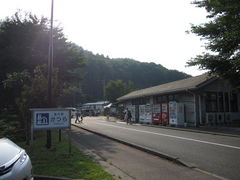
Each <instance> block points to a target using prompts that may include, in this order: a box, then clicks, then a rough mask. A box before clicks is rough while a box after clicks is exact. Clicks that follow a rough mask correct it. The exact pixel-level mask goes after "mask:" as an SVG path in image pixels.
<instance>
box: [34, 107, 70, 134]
mask: <svg viewBox="0 0 240 180" xmlns="http://www.w3.org/2000/svg"><path fill="white" fill-rule="evenodd" d="M30 110H31V111H32V126H33V129H34V130H41V129H63V128H70V120H71V110H70V109H58V108H55V109H53V108H48V109H47V108H46V109H30Z"/></svg>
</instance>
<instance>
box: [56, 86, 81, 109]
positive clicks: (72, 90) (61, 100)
mask: <svg viewBox="0 0 240 180" xmlns="http://www.w3.org/2000/svg"><path fill="white" fill-rule="evenodd" d="M83 100H84V95H83V93H82V90H81V89H79V88H77V87H68V88H64V89H62V91H61V94H60V96H59V97H58V98H57V104H58V105H60V106H63V107H75V106H76V105H78V104H79V103H82V102H83Z"/></svg>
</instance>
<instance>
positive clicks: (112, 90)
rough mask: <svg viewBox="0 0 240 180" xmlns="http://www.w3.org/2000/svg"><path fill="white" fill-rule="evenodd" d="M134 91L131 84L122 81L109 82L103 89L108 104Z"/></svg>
mask: <svg viewBox="0 0 240 180" xmlns="http://www.w3.org/2000/svg"><path fill="white" fill-rule="evenodd" d="M133 90H134V87H133V83H132V82H131V81H128V82H127V83H126V82H124V81H122V80H111V81H109V82H108V84H107V85H106V87H105V93H106V98H107V100H109V101H110V102H115V101H116V99H117V98H119V97H120V96H123V95H124V94H127V93H129V92H131V91H133Z"/></svg>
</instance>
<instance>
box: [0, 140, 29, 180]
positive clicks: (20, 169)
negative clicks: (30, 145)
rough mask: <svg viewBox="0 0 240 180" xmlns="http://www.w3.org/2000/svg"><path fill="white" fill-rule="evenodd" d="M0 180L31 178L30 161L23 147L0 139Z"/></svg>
mask: <svg viewBox="0 0 240 180" xmlns="http://www.w3.org/2000/svg"><path fill="white" fill-rule="evenodd" d="M0 149H1V150H0V180H33V177H32V163H31V160H30V158H29V156H28V155H27V153H26V152H25V150H24V149H22V148H21V147H19V146H17V145H16V144H15V143H13V142H12V141H11V140H9V139H7V138H1V139H0Z"/></svg>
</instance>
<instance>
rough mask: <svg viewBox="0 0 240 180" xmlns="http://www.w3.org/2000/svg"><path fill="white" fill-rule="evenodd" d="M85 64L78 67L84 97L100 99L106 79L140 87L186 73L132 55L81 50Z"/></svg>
mask: <svg viewBox="0 0 240 180" xmlns="http://www.w3.org/2000/svg"><path fill="white" fill-rule="evenodd" d="M84 55H85V57H86V59H87V65H86V66H85V67H83V68H81V72H82V75H83V80H82V81H81V82H80V84H81V87H82V89H83V92H84V93H85V94H86V100H88V101H91V100H92V101H93V100H103V98H104V86H105V85H106V84H107V83H108V82H109V81H110V80H117V79H119V80H123V81H125V82H128V81H132V82H133V85H134V88H136V89H142V88H146V87H151V86H155V85H159V84H163V83H167V82H171V81H175V80H179V79H184V78H186V77H190V75H188V74H185V73H182V72H179V71H176V70H168V69H166V68H165V67H163V66H162V65H159V64H155V63H143V62H139V61H136V60H133V59H127V58H118V59H110V58H108V57H104V56H103V55H98V54H97V55H95V54H93V53H92V52H89V51H84Z"/></svg>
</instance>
